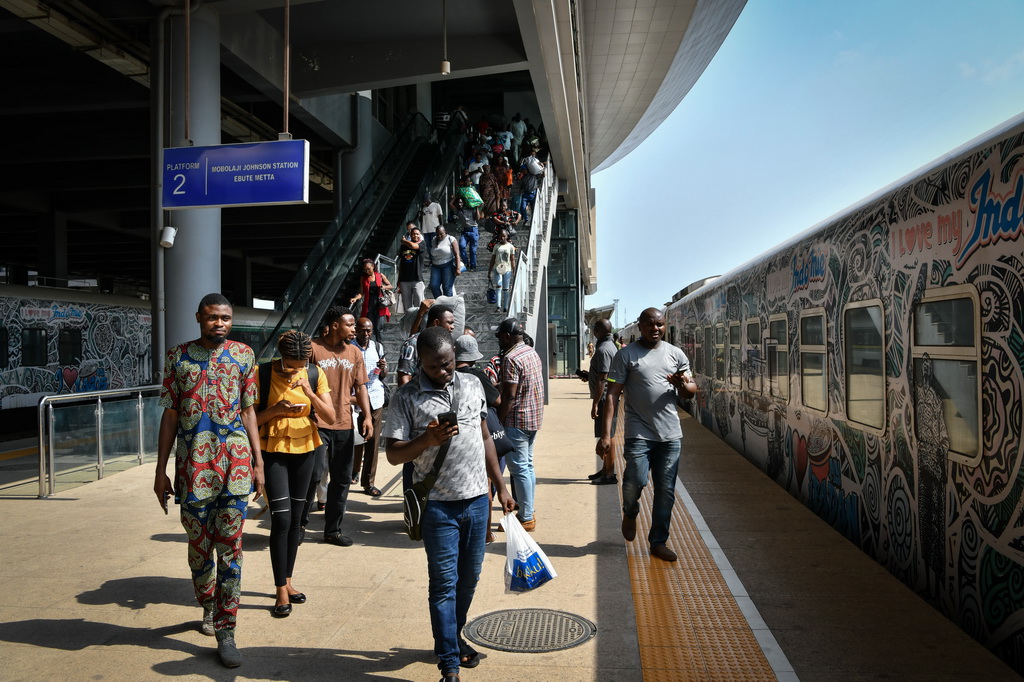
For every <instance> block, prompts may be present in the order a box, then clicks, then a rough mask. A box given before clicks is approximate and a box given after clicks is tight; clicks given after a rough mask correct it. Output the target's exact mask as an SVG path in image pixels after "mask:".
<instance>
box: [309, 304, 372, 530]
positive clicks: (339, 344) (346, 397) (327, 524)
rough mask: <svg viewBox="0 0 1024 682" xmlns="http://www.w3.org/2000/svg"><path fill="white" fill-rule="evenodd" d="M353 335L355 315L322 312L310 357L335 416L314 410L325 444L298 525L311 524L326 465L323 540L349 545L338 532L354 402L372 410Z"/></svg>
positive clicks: (368, 429) (365, 428)
mask: <svg viewBox="0 0 1024 682" xmlns="http://www.w3.org/2000/svg"><path fill="white" fill-rule="evenodd" d="M354 338H356V318H355V316H354V315H353V314H352V311H351V310H349V309H348V308H342V307H341V306H333V307H331V308H329V309H328V310H327V313H326V314H325V315H324V324H323V333H322V334H321V336H320V338H318V339H313V362H315V363H316V364H317V367H319V368H320V371H321V372H323V373H324V375H325V376H326V377H327V385H328V386H330V388H331V400H333V401H334V413H335V417H334V421H333V422H326V421H324V420H323V418H322V417H321V416H320V413H319V412H318V413H317V415H316V425H317V428H318V429H319V430H320V440H321V441H322V442H323V444H322V445H321V446H320V447H318V448H317V449H316V453H315V454H314V457H316V460H315V463H314V469H313V480H312V481H311V482H310V485H309V492H308V493H307V494H306V512H305V514H303V519H302V527H303V529H305V527H306V526H307V525H308V523H309V512H310V509H311V508H312V506H313V504H314V502H315V500H316V486H317V483H319V482H320V478H321V477H322V476H323V472H324V467H325V466H326V467H328V468H329V470H330V483H329V484H328V485H327V504H326V506H325V507H324V515H325V519H324V542H326V543H328V544H331V545H338V546H340V547H349V546H351V544H352V539H351V538H350V537H348V536H347V535H343V534H342V533H341V522H342V519H343V518H344V517H345V506H346V505H347V504H348V490H349V487H350V486H351V485H352V458H353V455H354V453H355V439H354V438H353V433H352V431H353V422H352V401H353V394H355V403H356V405H358V406H359V409H360V410H362V411H363V414H371V413H372V410H371V409H370V399H369V396H368V395H367V393H366V384H367V377H366V367H365V365H364V364H363V354H362V352H361V351H360V350H359V347H358V346H354V345H352V344H351V343H350V342H351V341H352V340H353V339H354ZM360 434H361V435H362V436H363V438H364V439H366V440H369V439H370V438H371V437H372V436H373V421H372V420H364V421H363V423H362V427H361V429H360Z"/></svg>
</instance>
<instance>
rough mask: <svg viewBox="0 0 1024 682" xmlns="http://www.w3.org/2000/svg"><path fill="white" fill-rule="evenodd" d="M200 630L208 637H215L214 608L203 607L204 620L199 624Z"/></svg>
mask: <svg viewBox="0 0 1024 682" xmlns="http://www.w3.org/2000/svg"><path fill="white" fill-rule="evenodd" d="M199 632H201V633H203V634H204V635H206V636H207V637H213V636H214V635H215V634H216V632H215V631H214V629H213V609H203V622H202V623H201V624H200V625H199Z"/></svg>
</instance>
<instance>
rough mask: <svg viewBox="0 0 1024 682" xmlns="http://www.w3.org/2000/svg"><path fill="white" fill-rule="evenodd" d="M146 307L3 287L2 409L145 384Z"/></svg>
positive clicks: (117, 299) (81, 294)
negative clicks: (45, 398) (56, 396)
mask: <svg viewBox="0 0 1024 682" xmlns="http://www.w3.org/2000/svg"><path fill="white" fill-rule="evenodd" d="M151 329H152V318H151V315H150V304H149V302H148V301H143V300H141V299H138V298H133V297H131V296H118V295H111V294H99V293H92V292H87V291H75V290H72V289H57V288H49V287H34V286H33V287H27V286H17V285H3V286H2V287H0V349H2V350H3V353H2V354H0V356H2V357H0V407H2V409H4V410H8V409H12V408H19V407H32V408H34V407H35V406H36V404H37V403H38V402H39V399H40V398H41V397H42V396H44V395H52V394H55V393H81V392H83V391H98V390H104V389H110V388H125V387H131V386H140V385H146V384H148V383H150V377H151V374H152V371H151V355H150V354H151V352H152V351H151V348H152V344H151V342H150V334H151Z"/></svg>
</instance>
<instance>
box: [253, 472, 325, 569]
mask: <svg viewBox="0 0 1024 682" xmlns="http://www.w3.org/2000/svg"><path fill="white" fill-rule="evenodd" d="M263 472H264V476H265V479H266V492H267V502H268V503H269V504H270V565H271V566H272V567H273V569H274V585H276V586H277V587H283V586H284V585H285V584H287V579H288V578H290V577H292V569H294V568H295V555H296V554H297V553H298V551H299V537H301V534H302V526H300V525H299V523H300V522H301V521H302V512H303V509H304V508H305V506H306V491H307V490H308V489H309V481H310V479H311V477H312V476H313V453H312V452H304V453H302V454H301V455H286V454H282V453H280V452H264V453H263Z"/></svg>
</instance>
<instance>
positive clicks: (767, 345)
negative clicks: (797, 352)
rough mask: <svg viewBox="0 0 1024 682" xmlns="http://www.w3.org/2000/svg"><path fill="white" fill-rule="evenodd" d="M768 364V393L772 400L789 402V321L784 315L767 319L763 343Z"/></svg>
mask: <svg viewBox="0 0 1024 682" xmlns="http://www.w3.org/2000/svg"><path fill="white" fill-rule="evenodd" d="M764 356H765V359H766V360H767V364H768V367H767V369H768V392H769V393H770V394H771V396H772V397H773V398H778V399H780V400H782V401H783V402H786V403H788V402H789V320H788V318H787V317H786V314H785V313H782V314H781V315H772V316H771V317H769V318H768V338H766V339H765V341H764Z"/></svg>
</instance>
